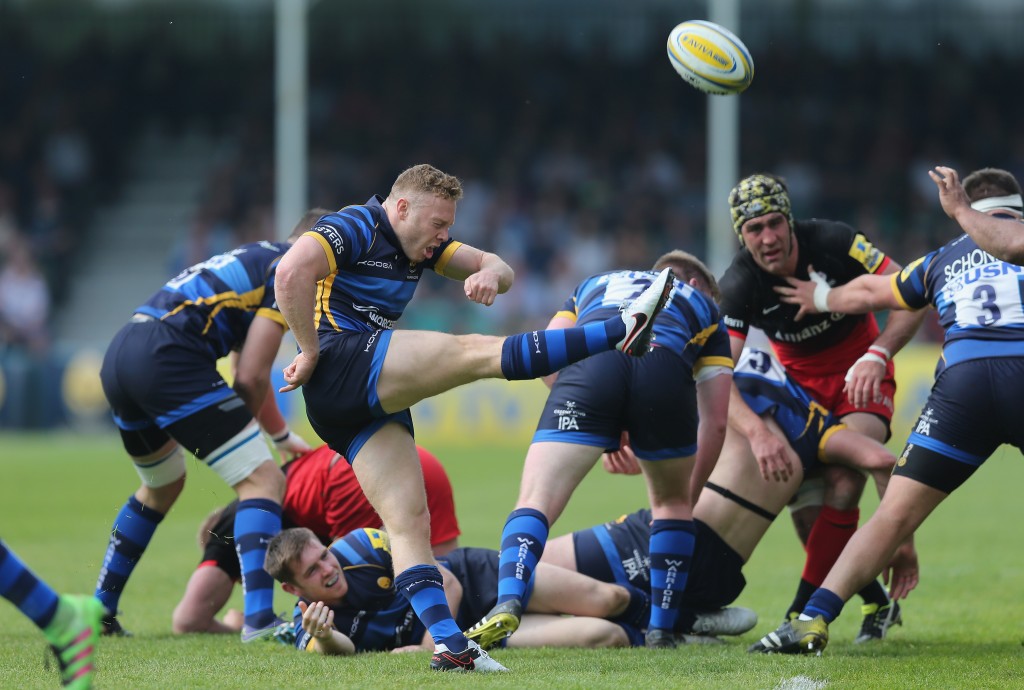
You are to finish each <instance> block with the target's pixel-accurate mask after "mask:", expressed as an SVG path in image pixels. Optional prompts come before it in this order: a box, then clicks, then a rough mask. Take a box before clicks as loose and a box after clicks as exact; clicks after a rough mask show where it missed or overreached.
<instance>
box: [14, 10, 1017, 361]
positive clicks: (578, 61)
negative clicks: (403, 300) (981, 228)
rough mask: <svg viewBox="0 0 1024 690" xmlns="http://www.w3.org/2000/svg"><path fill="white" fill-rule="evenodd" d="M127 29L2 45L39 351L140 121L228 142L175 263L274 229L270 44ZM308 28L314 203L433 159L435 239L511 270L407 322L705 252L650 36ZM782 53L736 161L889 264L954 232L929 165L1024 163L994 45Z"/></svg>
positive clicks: (485, 325) (683, 148) (519, 314)
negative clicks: (909, 53) (915, 53)
mask: <svg viewBox="0 0 1024 690" xmlns="http://www.w3.org/2000/svg"><path fill="white" fill-rule="evenodd" d="M2 32H3V30H2V29H0V33H2ZM139 38H140V40H138V41H135V42H130V43H127V44H122V45H119V46H117V47H116V48H115V47H114V46H112V45H111V44H109V43H108V42H106V41H104V40H103V39H101V38H95V39H92V40H89V41H86V42H84V43H82V44H81V45H80V46H78V47H77V48H76V49H75V50H73V51H72V52H70V53H68V54H65V55H63V56H60V57H54V56H48V57H45V58H44V57H43V55H42V54H41V53H40V52H39V51H38V50H36V49H34V46H33V45H31V44H29V43H28V42H27V41H25V39H24V38H23V37H20V36H19V35H18V32H17V31H16V30H12V31H8V32H6V34H5V35H4V36H2V39H3V40H0V91H2V93H3V94H4V97H3V98H0V265H2V269H0V286H2V287H0V290H2V292H0V295H2V298H0V310H2V311H0V334H2V337H3V339H4V340H6V341H7V342H12V341H13V342H22V343H27V344H29V345H30V346H31V347H38V346H40V343H44V344H45V342H46V338H47V336H46V327H47V319H46V318H41V315H42V314H45V313H46V311H47V310H48V309H59V308H60V306H61V303H62V299H63V296H64V295H65V294H66V292H67V290H68V289H69V286H70V285H71V284H72V281H73V278H74V269H75V265H76V263H78V262H79V261H83V260H87V259H88V251H86V249H87V246H88V237H89V232H90V227H91V223H92V222H94V218H95V211H96V209H97V208H99V207H100V206H102V205H103V204H108V203H114V202H116V200H117V196H118V191H119V189H120V185H121V183H122V181H123V179H124V176H125V170H124V167H125V165H124V163H125V161H126V160H127V159H129V158H130V153H131V147H132V144H133V138H134V136H135V135H136V134H137V133H138V132H139V131H140V130H141V129H142V128H143V127H147V126H158V127H161V128H164V129H165V130H166V131H169V132H171V133H173V132H176V131H183V130H184V129H186V128H202V129H203V131H204V132H206V133H208V134H211V135H213V136H215V137H217V138H218V139H219V140H222V141H226V142H230V149H229V150H230V151H232V152H233V153H232V154H231V155H230V156H229V157H228V158H227V159H226V160H224V161H223V162H222V163H221V164H220V165H218V167H217V168H216V169H214V170H212V171H210V173H209V177H208V180H207V181H206V184H204V186H203V193H202V196H201V198H199V199H197V200H196V203H197V211H196V213H195V216H194V219H193V221H192V223H191V226H190V227H183V228H182V241H181V245H180V247H179V250H178V251H176V253H175V256H174V257H172V258H171V261H172V263H174V264H175V265H174V268H176V269H180V268H182V267H184V266H187V265H189V264H191V263H194V262H195V261H198V260H202V259H204V258H206V257H207V256H209V255H211V254H213V253H216V252H218V251H223V250H224V249H227V248H230V247H232V246H234V245H236V244H238V243H240V242H243V241H250V240H252V239H258V238H263V237H270V236H272V235H274V234H275V230H274V227H273V205H272V204H273V133H274V126H273V102H274V101H273V98H274V94H273V62H272V55H271V54H270V51H265V52H262V53H252V52H250V51H245V50H242V49H241V48H239V47H238V46H237V45H236V44H235V43H234V42H233V41H232V40H231V37H230V36H225V37H224V40H223V41H221V42H219V45H220V48H219V49H218V53H217V54H216V56H215V57H213V58H211V57H210V56H208V55H205V56H203V55H186V54H184V53H183V52H181V51H178V50H174V49H171V48H170V47H169V45H170V44H169V43H168V42H166V41H163V40H161V36H160V35H159V34H147V35H145V36H140V37H139ZM313 38H314V40H311V41H310V60H309V64H310V89H309V96H310V98H309V116H310V121H309V125H310V140H311V152H310V161H309V163H310V199H309V202H310V205H319V206H327V207H329V208H338V207H341V206H343V205H346V204H349V203H362V202H364V201H365V200H366V199H367V198H368V197H369V196H370V195H371V194H373V193H380V194H382V195H385V194H387V191H388V188H389V185H390V183H391V181H392V180H393V179H394V177H395V175H396V174H397V173H398V172H399V171H400V170H401V169H403V168H404V167H406V166H408V165H411V164H414V163H419V162H431V163H433V164H435V165H437V166H438V167H440V168H442V169H444V170H446V171H448V172H451V173H454V174H456V175H458V176H459V177H460V178H462V180H463V182H464V185H465V188H466V196H465V199H464V201H462V202H461V203H460V204H459V210H458V216H457V219H456V225H455V228H454V229H453V233H452V234H453V235H454V236H455V237H457V238H458V239H463V240H465V241H467V242H469V243H472V244H475V245H477V246H480V247H481V248H485V249H490V250H493V251H496V252H498V253H499V254H501V255H502V256H503V257H504V258H505V259H506V260H508V261H509V263H510V264H512V266H513V267H514V268H515V270H516V272H517V285H516V288H515V289H513V290H512V292H511V293H509V295H507V296H506V297H505V298H504V300H503V306H502V307H500V308H495V309H492V310H484V309H452V308H451V304H450V302H449V300H450V299H452V297H453V296H454V295H458V291H457V286H455V289H453V288H452V287H445V286H443V285H442V283H443V282H445V281H430V280H428V281H425V282H424V284H423V286H422V288H421V294H418V295H417V298H416V302H415V306H414V308H413V309H411V310H410V312H409V314H408V318H406V319H403V322H402V326H403V327H407V328H435V329H442V330H452V331H455V332H466V331H485V332H496V331H515V330H520V329H522V328H524V327H530V328H536V327H538V326H540V325H543V323H545V322H546V319H547V318H548V317H549V316H550V315H551V314H552V313H553V312H554V310H555V309H556V308H557V307H558V306H559V305H560V304H561V301H562V300H563V299H564V298H565V297H567V296H568V295H569V291H570V290H571V288H572V286H573V285H575V283H576V282H577V281H578V280H579V279H580V278H581V277H583V276H585V275H587V274H591V273H594V272H596V271H600V270H604V269H608V268H616V267H641V266H646V265H648V264H649V263H651V262H652V260H653V258H655V257H656V256H657V255H658V254H660V253H661V252H662V251H665V250H667V249H671V248H681V249H686V250H688V251H691V252H694V253H696V254H698V255H703V254H704V249H705V248H704V233H705V211H706V209H705V198H704V194H705V190H704V176H705V162H706V161H705V156H706V148H705V146H706V144H705V131H706V127H705V125H706V122H705V120H706V108H705V99H706V98H707V97H706V96H704V95H702V94H700V93H698V92H696V91H695V90H693V89H692V88H690V87H688V86H687V85H685V84H684V83H683V82H682V81H680V80H679V78H678V77H677V76H676V75H675V73H674V72H673V71H672V69H671V67H670V66H669V64H668V62H667V60H666V59H665V57H664V55H663V51H662V50H660V49H658V50H652V51H651V54H650V56H649V58H647V59H645V60H639V61H638V60H617V59H613V58H612V57H611V56H610V55H608V54H607V53H606V52H605V50H604V48H603V47H602V46H601V45H595V46H594V47H593V48H592V50H590V51H589V52H585V53H578V52H577V53H574V54H568V53H567V52H564V51H561V50H559V49H558V48H556V47H549V48H547V49H540V48H537V47H532V48H530V49H528V50H527V49H524V48H522V47H517V46H515V45H511V44H508V45H506V44H501V43H498V44H495V45H493V47H492V50H490V51H488V52H487V53H482V52H479V51H478V50H475V49H471V48H470V47H469V46H468V44H467V45H459V44H457V43H456V44H452V45H450V46H448V48H447V50H446V51H443V52H441V53H431V52H428V51H424V52H423V53H422V54H421V53H418V52H417V51H416V49H415V47H414V46H411V45H410V42H413V41H415V38H414V37H412V36H398V37H395V40H396V41H399V42H402V44H403V46H404V47H405V49H404V51H403V52H402V53H401V54H399V53H397V52H395V51H392V50H390V48H389V47H388V46H387V45H385V44H384V43H382V44H380V46H379V47H377V48H369V49H367V48H364V49H363V50H361V51H359V52H353V51H346V50H344V49H339V48H338V46H337V45H336V44H335V43H333V42H331V41H326V40H315V38H316V37H313ZM784 48H785V49H784V50H783V49H781V47H780V48H773V47H772V46H768V47H767V48H765V49H762V50H760V51H758V52H757V53H756V76H755V79H754V84H753V86H752V87H751V88H750V90H749V91H748V92H747V93H746V94H744V95H743V96H742V102H741V103H742V105H741V137H742V139H741V146H740V151H741V165H740V173H741V175H746V174H748V173H750V172H755V171H772V172H776V173H779V174H781V175H783V176H784V177H786V179H787V180H788V182H789V186H790V190H791V193H792V197H793V205H794V212H795V214H796V215H797V217H810V216H817V217H826V218H832V219H836V220H843V221H846V222H848V223H850V224H852V225H854V226H855V227H857V228H859V229H860V230H862V231H863V232H865V233H866V234H867V235H868V236H869V237H870V238H871V239H873V240H874V241H875V242H876V244H878V245H880V246H881V247H882V249H884V250H885V251H887V252H888V253H890V254H891V255H892V256H893V257H894V258H895V259H896V260H898V261H900V262H902V263H907V262H909V261H911V260H913V259H914V258H917V257H918V256H919V255H921V254H922V253H924V252H925V251H927V250H929V249H931V248H934V247H936V246H938V245H939V244H940V243H941V242H943V241H945V239H948V238H949V237H952V236H953V234H954V233H955V232H956V228H955V227H954V226H953V225H952V224H951V222H950V221H948V220H947V219H945V217H944V216H943V215H942V214H941V210H940V209H939V207H938V203H937V200H936V195H935V190H934V187H933V185H932V183H931V182H930V180H929V179H928V177H927V175H926V171H927V170H928V169H929V168H930V167H932V166H934V165H936V164H951V165H954V166H956V167H959V168H961V169H962V170H963V171H964V172H967V171H968V170H970V169H974V168H977V167H983V166H998V167H1004V168H1007V169H1009V170H1011V171H1012V172H1014V173H1015V174H1017V175H1018V176H1024V130H1021V129H1020V128H1019V127H1016V126H1015V125H1016V113H1017V112H1018V108H1017V107H1016V106H1017V105H1018V104H1017V101H1018V100H1019V99H1020V96H1019V95H1018V92H1019V90H1008V89H1005V88H1000V87H1001V86H1003V84H1005V83H1008V82H1007V80H1008V79H1009V78H1010V77H1011V76H1013V75H1015V74H1016V71H1015V70H1012V67H1013V65H1012V64H1010V62H1009V61H1008V60H1007V59H1005V58H1002V57H1000V56H998V55H990V56H985V57H984V58H982V59H968V58H966V57H964V56H963V55H960V54H959V53H958V52H957V51H956V49H955V48H953V47H944V48H942V50H941V51H938V52H937V54H936V55H933V56H929V58H928V59H927V60H925V59H923V58H922V59H921V60H920V61H917V62H914V61H903V62H896V63H893V62H891V61H888V60H885V59H883V58H881V57H879V56H877V55H874V54H872V53H871V52H870V51H867V50H864V51H861V52H860V54H858V55H857V56H856V58H855V59H852V58H845V59H841V60H840V59H837V58H835V57H832V56H829V55H825V54H817V53H815V52H814V51H813V50H812V49H810V48H807V49H805V50H795V49H794V47H793V46H792V45H788V46H784ZM409 54H415V55H418V56H419V57H418V59H416V60H413V61H410V60H408V59H407V57H404V56H407V55H409ZM808 66H813V67H810V68H809V67H808ZM937 75H942V76H941V78H939V77H938V76H937ZM721 203H722V204H723V205H724V204H725V203H726V202H725V199H722V200H721ZM711 231H712V232H721V233H731V229H730V228H727V227H723V228H712V229H711ZM11 286H13V287H11ZM15 294H16V295H18V296H19V297H17V298H13V297H12V295H15ZM22 295H25V297H24V298H22V297H21V296H22ZM33 316H35V317H36V318H33Z"/></svg>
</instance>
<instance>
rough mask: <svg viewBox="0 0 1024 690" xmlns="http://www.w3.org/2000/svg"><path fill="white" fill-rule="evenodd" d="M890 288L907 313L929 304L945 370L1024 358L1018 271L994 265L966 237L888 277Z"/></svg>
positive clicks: (1022, 282)
mask: <svg viewBox="0 0 1024 690" xmlns="http://www.w3.org/2000/svg"><path fill="white" fill-rule="evenodd" d="M892 288H893V292H894V293H895V294H896V298H897V299H898V300H899V302H900V303H901V304H902V305H903V306H904V307H906V308H908V309H921V308H922V307H925V306H927V305H928V304H929V303H930V304H933V305H934V306H935V308H936V309H937V310H938V312H939V323H940V324H941V325H942V328H943V329H944V330H945V331H946V340H945V343H944V345H943V348H942V358H943V362H944V363H945V366H947V367H948V366H952V365H953V364H958V363H960V362H965V361H968V360H972V359H989V358H992V357H1021V356H1024V268H1022V267H1021V266H1018V265H1016V264H1011V263H1007V262H1005V261H1000V260H999V259H997V258H995V257H994V256H992V255H991V254H989V253H988V252H986V251H985V250H983V249H981V248H980V247H978V245H977V243H976V242H975V241H974V240H972V239H971V238H970V237H968V236H967V235H962V236H960V237H958V238H956V239H955V240H953V241H951V242H947V243H946V244H945V245H943V246H942V247H940V248H939V249H937V250H935V251H933V252H931V253H929V254H927V255H925V256H923V257H922V258H920V259H918V260H917V261H914V262H913V263H911V264H910V265H909V266H907V267H906V268H904V269H903V271H901V272H900V273H899V274H897V275H894V276H893V279H892Z"/></svg>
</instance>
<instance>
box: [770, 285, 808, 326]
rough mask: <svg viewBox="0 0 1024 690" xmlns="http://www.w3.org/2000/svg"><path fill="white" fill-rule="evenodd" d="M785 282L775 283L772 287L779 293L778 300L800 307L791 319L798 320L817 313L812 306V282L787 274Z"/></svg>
mask: <svg viewBox="0 0 1024 690" xmlns="http://www.w3.org/2000/svg"><path fill="white" fill-rule="evenodd" d="M786 282H787V283H789V285H776V286H775V287H774V288H773V289H774V290H775V292H777V293H778V294H779V300H781V301H782V302H785V303H786V304H795V305H797V306H798V307H800V311H798V312H797V313H796V316H795V317H794V318H793V320H794V321H799V320H800V319H802V318H804V316H806V315H808V314H817V313H818V311H817V310H816V309H815V308H814V283H812V282H811V281H809V280H800V279H799V278H794V277H792V276H788V277H787V278H786Z"/></svg>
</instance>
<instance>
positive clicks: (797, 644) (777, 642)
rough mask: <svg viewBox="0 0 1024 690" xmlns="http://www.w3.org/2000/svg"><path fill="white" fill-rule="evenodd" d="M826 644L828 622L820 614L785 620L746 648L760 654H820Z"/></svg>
mask: <svg viewBox="0 0 1024 690" xmlns="http://www.w3.org/2000/svg"><path fill="white" fill-rule="evenodd" d="M827 645H828V623H826V622H825V619H824V618H823V617H822V616H817V617H816V618H813V619H811V620H809V621H802V620H800V619H799V618H796V619H794V620H791V621H786V622H784V623H783V624H782V625H780V626H779V627H778V628H777V629H776V630H775V631H774V632H770V633H768V634H767V635H765V636H764V637H762V638H761V639H760V640H759V641H758V642H755V643H754V644H753V645H751V646H750V648H749V649H748V650H747V651H748V652H751V653H761V654H772V653H778V654H820V653H821V651H822V650H823V649H825V647H826V646H827Z"/></svg>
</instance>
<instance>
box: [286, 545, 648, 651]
mask: <svg viewBox="0 0 1024 690" xmlns="http://www.w3.org/2000/svg"><path fill="white" fill-rule="evenodd" d="M267 554H268V555H267V561H266V568H267V572H270V573H271V574H273V576H274V577H275V578H276V579H277V580H279V581H280V582H281V583H282V585H281V587H282V589H284V590H285V591H286V592H288V593H290V594H294V595H295V596H297V597H299V602H298V605H297V607H296V612H295V625H296V633H297V634H296V640H295V644H296V646H297V647H298V648H299V649H306V650H308V651H316V652H319V653H321V654H353V653H355V652H368V651H389V650H390V651H411V650H424V651H427V650H431V649H434V640H433V639H432V638H431V637H430V633H429V632H428V631H427V628H426V627H425V626H424V625H423V623H422V622H421V621H420V619H419V618H417V617H416V615H415V614H414V612H413V610H412V607H411V605H410V603H409V601H408V600H407V599H406V598H405V597H403V596H402V595H401V594H399V593H398V592H397V590H396V588H395V583H394V575H395V573H394V568H393V566H392V561H391V551H390V545H389V541H388V537H387V534H385V533H384V532H383V531H380V530H376V529H359V530H355V531H353V532H351V533H349V534H348V535H346V536H345V537H343V538H342V539H339V540H338V541H336V542H334V544H332V545H331V546H330V547H326V546H324V545H323V544H322V543H320V541H319V540H318V539H317V538H316V535H315V534H313V533H312V532H311V531H310V530H307V529H304V528H301V527H298V528H293V529H287V530H283V531H282V532H281V533H280V534H279V535H277V536H276V537H274V539H273V540H272V541H271V543H270V545H269V546H268V549H267ZM439 563H440V570H441V572H442V574H443V577H444V589H445V594H446V595H447V598H448V602H449V604H450V606H451V614H452V616H453V617H454V618H455V621H456V623H457V624H459V625H460V626H461V627H467V626H469V624H470V623H472V622H473V621H475V620H477V618H479V616H481V615H483V613H485V612H486V611H487V610H489V609H490V608H491V606H493V604H494V601H495V593H496V592H497V582H498V552H497V551H494V550H491V549H476V548H458V549H455V550H454V551H452V552H451V553H449V554H448V555H447V556H444V557H442V558H441V559H439ZM649 606H650V600H649V599H648V597H647V595H646V594H644V593H643V592H642V591H640V590H638V589H636V588H634V587H629V586H620V585H614V584H609V583H605V582H599V581H597V580H594V579H593V578H590V577H587V576H585V575H581V574H580V573H576V572H571V571H567V570H564V569H562V568H558V567H556V566H552V565H544V566H542V567H541V568H538V570H537V572H536V576H535V578H534V587H533V592H532V596H531V597H530V602H529V604H528V606H527V613H526V615H525V616H524V617H523V625H522V627H521V630H520V634H519V635H516V638H515V640H514V644H513V646H519V647H624V646H628V645H630V644H642V642H643V635H642V634H641V633H640V631H639V627H638V626H641V625H643V624H644V623H645V622H646V620H647V616H648V609H649ZM564 614H570V616H569V617H566V616H565V615H564ZM341 631H344V632H341Z"/></svg>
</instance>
